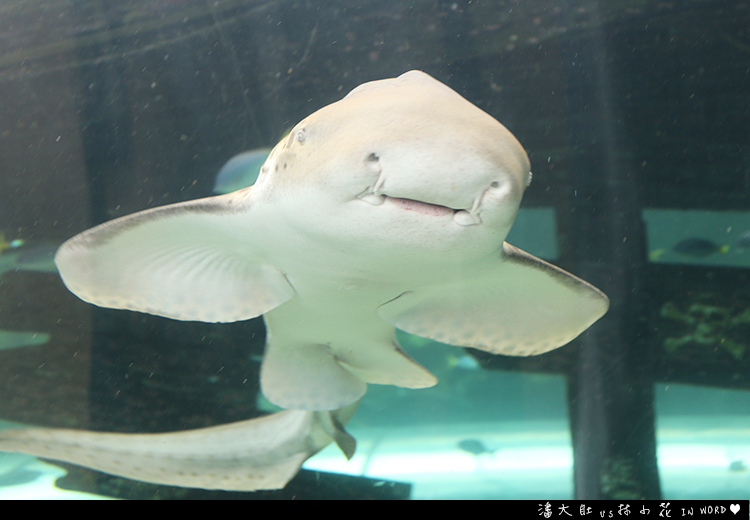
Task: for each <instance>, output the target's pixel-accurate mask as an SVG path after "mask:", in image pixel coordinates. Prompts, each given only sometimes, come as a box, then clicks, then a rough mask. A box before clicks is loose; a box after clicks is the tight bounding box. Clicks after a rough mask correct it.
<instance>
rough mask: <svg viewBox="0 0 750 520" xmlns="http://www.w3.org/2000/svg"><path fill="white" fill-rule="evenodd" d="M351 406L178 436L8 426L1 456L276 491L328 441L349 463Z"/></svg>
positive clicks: (162, 480)
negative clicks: (11, 453)
mask: <svg viewBox="0 0 750 520" xmlns="http://www.w3.org/2000/svg"><path fill="white" fill-rule="evenodd" d="M356 407H357V403H354V404H352V405H350V406H348V407H346V408H343V409H341V410H335V411H332V412H307V411H301V410H285V411H283V412H278V413H274V414H271V415H268V416H265V417H260V418H257V419H250V420H248V421H241V422H236V423H231V424H226V425H223V426H215V427H212V428H201V429H198V430H190V431H185V432H177V433H159V434H131V433H100V432H89V431H85V430H63V429H54V428H28V429H9V430H2V431H0V451H14V452H15V451H17V452H22V453H28V454H31V455H36V456H39V457H45V458H50V459H54V460H60V461H65V462H70V463H73V464H78V465H81V466H86V467H88V468H93V469H96V470H99V471H104V472H106V473H110V474H112V475H118V476H122V477H126V478H132V479H135V480H141V481H144V482H152V483H155V484H167V485H171V486H183V487H197V488H204V489H225V490H234V491H253V490H256V489H279V488H282V487H284V486H285V485H286V483H287V482H288V481H289V480H290V479H291V478H292V477H294V475H296V474H297V472H298V471H299V469H300V467H301V466H302V464H303V463H304V462H305V461H306V460H307V459H308V458H310V457H311V456H312V455H314V454H315V453H317V452H318V451H320V450H321V449H323V448H324V447H325V446H326V445H328V444H329V443H330V442H331V441H336V442H337V443H338V444H339V446H340V447H341V449H342V451H344V453H345V455H346V456H347V458H351V456H352V455H353V453H354V447H355V444H356V441H355V440H354V438H353V437H351V435H349V434H348V433H346V431H345V430H344V429H343V424H345V423H346V422H348V420H349V418H350V417H351V415H352V414H353V413H354V410H355V409H356Z"/></svg>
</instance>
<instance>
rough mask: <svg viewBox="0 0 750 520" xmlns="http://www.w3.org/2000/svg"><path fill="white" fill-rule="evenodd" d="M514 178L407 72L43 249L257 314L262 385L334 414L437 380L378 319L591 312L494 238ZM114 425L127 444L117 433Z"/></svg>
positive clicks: (146, 305)
mask: <svg viewBox="0 0 750 520" xmlns="http://www.w3.org/2000/svg"><path fill="white" fill-rule="evenodd" d="M530 180H531V173H530V170H529V161H528V158H527V156H526V153H525V152H524V150H523V148H522V147H521V145H520V144H519V143H518V141H517V140H516V139H515V137H514V136H513V135H512V134H511V133H510V132H509V131H508V130H507V129H506V128H505V127H504V126H502V125H501V124H500V123H499V122H497V121H496V120H495V119H494V118H492V117H491V116H489V115H488V114H487V113H485V112H483V111H482V110H480V109H479V108H477V107H476V106H474V105H472V104H471V103H469V102H468V101H467V100H465V99H464V98H463V97H461V96H460V95H458V94H457V93H456V92H454V91H453V90H451V89H450V88H448V87H446V86H445V85H443V84H442V83H440V82H438V81H436V80H435V79H433V78H431V77H430V76H428V75H426V74H424V73H422V72H419V71H411V72H407V73H406V74H403V75H401V76H399V77H398V78H393V79H387V80H381V81H374V82H370V83H365V84H363V85H360V86H359V87H357V88H355V89H354V90H353V91H352V92H350V93H349V94H348V95H347V96H346V97H345V98H344V99H342V100H341V101H338V102H336V103H333V104H331V105H329V106H327V107H324V108H322V109H321V110H319V111H317V112H315V113H314V114H312V115H311V116H309V117H307V118H306V119H304V120H303V121H302V122H300V123H299V124H298V125H297V126H296V127H295V128H294V129H293V130H292V131H291V132H290V134H289V136H288V137H286V138H285V139H283V140H282V141H281V142H280V143H279V144H278V145H277V146H276V147H275V148H274V149H273V151H272V152H271V154H270V156H269V158H268V160H267V161H266V163H265V164H264V166H263V168H262V170H261V173H260V176H259V178H258V180H257V182H256V184H255V185H253V186H251V187H249V188H246V189H242V190H239V191H236V192H234V193H230V194H227V195H222V196H218V197H211V198H207V199H201V200H196V201H191V202H185V203H181V204H174V205H171V206H165V207H162V208H155V209H151V210H147V211H143V212H140V213H136V214H134V215H131V216H127V217H123V218H120V219H117V220H114V221H112V222H108V223H105V224H102V225H100V226H97V227H95V228H93V229H91V230H88V231H86V232H84V233H81V234H79V235H77V236H75V237H73V238H72V239H70V240H69V241H67V242H66V243H65V244H63V245H62V247H61V248H60V250H59V251H58V253H57V256H56V259H55V260H56V263H57V266H58V268H59V270H60V274H61V276H62V278H63V281H64V282H65V284H66V286H67V287H68V288H69V289H70V290H71V291H72V292H73V293H75V294H76V295H77V296H79V297H80V298H82V299H83V300H85V301H87V302H90V303H93V304H95V305H100V306H103V307H112V308H118V309H130V310H136V311H141V312H148V313H151V314H156V315H160V316H166V317H170V318H174V319H179V320H199V321H208V322H231V321H237V320H244V319H249V318H253V317H256V316H260V315H263V316H264V319H265V322H266V326H267V330H268V337H267V343H266V353H265V357H264V361H263V366H262V374H261V387H262V390H263V393H264V394H265V395H266V397H267V398H268V399H269V400H270V401H272V402H274V403H276V404H277V405H279V406H281V407H284V408H290V409H296V410H307V411H310V412H315V411H327V410H333V411H334V412H332V413H333V414H337V413H339V412H337V411H336V410H338V409H340V408H342V407H346V406H347V405H349V404H351V403H355V402H357V401H358V400H359V399H360V398H361V397H362V396H363V395H364V393H365V391H366V388H367V383H378V384H393V385H398V386H402V387H408V388H423V387H428V386H432V385H434V384H435V383H436V382H437V380H436V378H435V377H434V376H433V375H432V374H431V373H430V372H428V371H427V370H426V369H425V368H424V367H422V366H421V365H419V364H418V363H416V362H415V361H414V360H412V359H411V358H410V357H408V356H407V355H406V354H405V353H404V352H403V350H401V348H400V346H399V345H398V343H397V342H396V340H395V337H394V332H395V327H398V328H400V329H402V330H405V331H407V332H410V333H413V334H417V335H420V336H424V337H428V338H432V339H435V340H438V341H442V342H445V343H450V344H454V345H458V346H467V347H474V348H478V349H482V350H485V351H488V352H492V353H497V354H506V355H516V356H527V355H533V354H540V353H543V352H547V351H549V350H552V349H554V348H557V347H559V346H562V345H564V344H566V343H568V342H569V341H571V340H572V339H573V338H575V337H576V336H578V335H579V334H580V333H581V332H583V331H584V330H585V329H586V328H588V327H589V326H590V325H591V324H592V323H594V322H595V321H596V320H597V319H599V318H600V317H601V316H602V315H603V314H604V313H605V312H606V311H607V308H608V305H609V301H608V299H607V297H606V296H605V295H604V294H603V293H602V292H601V291H599V290H598V289H596V288H595V287H593V286H591V285H589V284H588V283H586V282H584V281H583V280H580V279H579V278H576V277H575V276H573V275H571V274H569V273H567V272H565V271H563V270H561V269H559V268H557V267H555V266H552V265H550V264H548V263H546V262H544V261H542V260H539V259H538V258H535V257H534V256H532V255H529V254H528V253H525V252H523V251H521V250H519V249H517V248H515V247H513V246H511V245H510V244H507V243H505V242H504V239H505V237H506V236H507V234H508V231H509V230H510V227H511V225H512V223H513V220H514V219H515V216H516V213H517V211H518V206H519V204H520V201H521V197H522V195H523V192H524V190H525V189H526V187H527V185H528V184H529V182H530ZM344 422H345V421H340V423H341V424H343V423H344ZM241 424H246V427H247V428H248V432H249V434H248V435H247V436H246V438H247V439H246V442H247V443H248V444H249V445H251V444H253V443H256V442H258V443H262V442H265V440H263V439H261V438H259V437H258V435H257V432H255V431H253V428H254V423H253V421H246V422H245V423H241ZM264 431H265V430H264ZM87 435H92V434H87ZM170 435H179V434H170ZM306 435H308V434H307V433H304V432H299V434H298V437H299V438H304V437H305V436H306ZM117 439H118V440H117V441H116V442H115V441H113V442H115V443H116V444H118V445H119V446H120V449H122V450H127V449H128V445H127V436H123V437H118V438H117ZM54 440H55V436H54V434H50V437H49V438H48V444H49V443H54ZM83 444H84V443H83V441H82V445H83ZM2 447H3V444H2V441H1V439H0V449H2ZM24 451H26V450H24ZM29 452H30V453H34V452H33V451H29ZM180 453H182V456H183V457H184V460H183V462H184V461H191V460H193V459H191V456H190V453H189V449H187V447H185V449H184V450H182V451H181V452H180ZM48 456H50V455H48ZM57 458H60V457H57ZM282 458H283V457H282V456H281V455H280V456H279V459H280V460H281V459H282ZM172 459H173V460H179V459H180V457H179V456H177V455H174V454H173V455H172ZM76 462H78V463H82V462H80V460H76ZM144 463H145V461H144ZM84 464H85V463H84ZM85 465H88V464H85ZM184 465H185V464H184V463H183V466H184ZM139 467H142V466H139ZM161 467H162V468H163V469H164V470H165V471H166V472H168V471H169V467H168V465H166V466H165V465H164V464H162V465H161ZM181 467H182V466H181ZM264 467H267V465H266V466H264ZM98 468H99V469H103V470H104V471H108V472H111V473H116V474H117V468H113V467H101V466H99V467H98ZM214 469H215V468H214ZM128 476H131V477H133V478H140V479H142V480H150V479H151V480H153V477H152V476H151V475H150V474H149V475H142V476H138V475H134V474H133V472H130V473H129V474H128ZM204 481H205V479H204ZM202 482H203V481H202ZM178 485H190V484H180V483H178ZM201 486H202V487H209V486H206V484H205V482H203V484H201ZM247 489H251V488H247Z"/></svg>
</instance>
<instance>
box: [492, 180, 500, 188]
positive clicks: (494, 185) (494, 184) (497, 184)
mask: <svg viewBox="0 0 750 520" xmlns="http://www.w3.org/2000/svg"><path fill="white" fill-rule="evenodd" d="M499 187H500V183H499V182H497V181H492V182H491V183H490V188H499Z"/></svg>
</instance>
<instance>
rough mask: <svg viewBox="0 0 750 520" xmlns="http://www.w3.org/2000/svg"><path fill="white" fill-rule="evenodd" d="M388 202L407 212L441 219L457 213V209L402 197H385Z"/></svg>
mask: <svg viewBox="0 0 750 520" xmlns="http://www.w3.org/2000/svg"><path fill="white" fill-rule="evenodd" d="M385 198H386V200H387V201H390V202H392V203H393V204H395V205H396V206H398V207H399V208H401V209H405V210H407V211H416V212H417V213H422V214H424V215H433V216H435V217H441V216H443V215H452V214H454V213H455V212H456V210H455V209H453V208H449V207H448V206H441V205H439V204H430V203H429V202H422V201H421V200H414V199H402V198H400V197H389V196H387V195H386V196H385Z"/></svg>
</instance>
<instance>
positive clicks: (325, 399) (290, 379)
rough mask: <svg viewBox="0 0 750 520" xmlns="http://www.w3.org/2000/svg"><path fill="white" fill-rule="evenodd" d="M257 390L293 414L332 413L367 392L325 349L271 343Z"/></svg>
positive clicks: (361, 381)
mask: <svg viewBox="0 0 750 520" xmlns="http://www.w3.org/2000/svg"><path fill="white" fill-rule="evenodd" d="M291 326H293V325H291ZM260 386H261V389H262V390H263V395H265V396H266V398H267V399H268V400H269V401H271V402H272V403H274V404H276V405H278V406H281V407H282V408H290V409H294V410H335V409H336V408H341V407H342V406H346V405H348V404H350V403H352V402H354V401H357V400H358V399H360V398H361V397H362V396H363V395H364V394H365V392H366V391H367V384H366V383H365V382H364V381H363V380H362V379H361V378H359V377H358V376H356V375H355V374H353V373H352V372H350V371H349V370H347V369H346V368H344V367H343V366H341V364H340V363H339V362H338V361H337V360H336V358H335V357H334V355H333V354H332V353H331V352H330V350H329V349H328V347H326V346H325V345H319V344H300V345H296V344H291V345H287V344H279V343H274V341H273V339H269V341H268V343H266V352H265V355H264V356H263V365H262V366H261V372H260Z"/></svg>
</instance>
